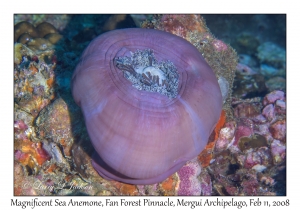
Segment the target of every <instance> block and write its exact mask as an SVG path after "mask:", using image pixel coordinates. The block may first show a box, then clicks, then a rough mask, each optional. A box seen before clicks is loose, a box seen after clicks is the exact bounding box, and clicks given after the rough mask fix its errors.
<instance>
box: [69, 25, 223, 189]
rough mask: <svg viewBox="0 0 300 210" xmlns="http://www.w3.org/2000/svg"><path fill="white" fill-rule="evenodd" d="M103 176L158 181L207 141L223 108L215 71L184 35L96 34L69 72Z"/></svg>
mask: <svg viewBox="0 0 300 210" xmlns="http://www.w3.org/2000/svg"><path fill="white" fill-rule="evenodd" d="M72 93H73V97H74V100H75V102H76V103H77V104H78V105H79V106H80V107H81V109H82V112H83V115H84V118H85V124H86V127H87V130H88V134H89V136H90V139H91V142H92V144H93V146H94V148H95V153H94V155H93V157H92V164H93V167H94V168H95V169H96V170H97V172H98V173H99V174H100V175H101V176H102V177H104V178H107V179H113V180H118V181H121V182H126V183H131V184H153V183H157V182H160V181H163V180H164V179H166V178H167V177H168V176H170V175H171V174H173V173H174V172H176V171H177V170H179V169H180V168H181V167H182V166H183V165H184V164H185V163H186V161H188V160H191V159H192V158H194V157H196V156H197V155H198V154H199V153H200V152H201V151H202V150H203V149H204V147H205V146H206V144H207V141H208V138H209V135H210V134H211V132H212V131H213V129H214V127H215V125H216V123H217V121H218V119H219V116H220V113H221V109H222V95H221V91H220V87H219V84H218V81H217V79H216V76H215V75H214V73H213V71H212V69H211V68H210V67H209V65H208V64H207V63H206V62H205V60H204V58H203V57H202V55H201V54H200V53H199V51H198V50H197V49H196V48H195V47H194V46H193V45H192V44H190V43H189V42H187V41H186V40H184V39H182V38H180V37H177V36H175V35H172V34H170V33H167V32H162V31H159V30H152V29H122V30H114V31H110V32H107V33H104V34H102V35H100V36H99V37H97V38H95V39H94V40H93V41H92V42H91V43H90V44H89V46H88V47H87V48H86V49H85V51H84V52H83V54H82V56H81V59H80V62H79V64H78V65H77V67H76V70H75V72H74V75H73V78H72Z"/></svg>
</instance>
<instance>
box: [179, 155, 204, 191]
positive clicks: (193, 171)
mask: <svg viewBox="0 0 300 210" xmlns="http://www.w3.org/2000/svg"><path fill="white" fill-rule="evenodd" d="M200 172H201V168H200V165H199V163H198V161H197V159H194V160H191V161H189V162H188V163H187V164H186V165H184V166H183V167H182V168H181V169H180V170H179V171H178V172H177V173H178V176H179V180H180V182H179V189H178V195H200V193H201V184H200V181H199V180H198V179H197V176H198V175H199V174H200Z"/></svg>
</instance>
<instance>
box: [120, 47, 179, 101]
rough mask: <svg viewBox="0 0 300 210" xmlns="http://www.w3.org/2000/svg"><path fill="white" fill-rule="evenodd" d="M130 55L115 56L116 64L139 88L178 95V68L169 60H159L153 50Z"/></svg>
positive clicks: (166, 94)
mask: <svg viewBox="0 0 300 210" xmlns="http://www.w3.org/2000/svg"><path fill="white" fill-rule="evenodd" d="M130 54H131V55H130V56H123V57H115V58H114V64H115V66H116V67H117V69H119V70H121V71H123V76H124V77H125V78H126V79H127V80H128V81H130V82H131V83H132V86H133V87H134V88H136V89H138V90H144V91H148V92H157V93H159V94H162V95H165V96H167V97H169V98H176V96H177V95H178V86H179V74H178V70H177V68H176V67H175V65H174V64H173V62H171V61H169V60H163V61H157V59H156V58H155V55H154V53H153V50H151V49H144V50H136V51H135V52H130Z"/></svg>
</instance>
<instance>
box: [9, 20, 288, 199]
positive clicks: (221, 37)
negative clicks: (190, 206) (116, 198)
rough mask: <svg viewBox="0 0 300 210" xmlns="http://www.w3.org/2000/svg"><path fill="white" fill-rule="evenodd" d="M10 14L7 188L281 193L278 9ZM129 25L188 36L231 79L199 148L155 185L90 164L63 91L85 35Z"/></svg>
mask: <svg viewBox="0 0 300 210" xmlns="http://www.w3.org/2000/svg"><path fill="white" fill-rule="evenodd" d="M14 24H15V29H14V160H15V162H14V195H286V95H285V92H286V15H284V14H274V15H271V14H268V15H263V14H255V15H210V14H206V15H201V16H198V15H149V14H147V15H137V14H135V15H126V14H118V15H108V14H105V15H51V14H47V15H38V14H35V15H29V14H20V15H14ZM195 26H197V27H195ZM132 27H144V28H155V29H158V30H163V31H167V32H170V33H173V34H176V35H178V36H181V37H183V38H185V39H187V40H188V41H190V42H191V43H192V44H194V45H195V46H196V47H197V49H199V51H200V52H201V53H202V54H203V55H204V58H205V59H206V60H207V62H208V63H209V64H210V65H211V67H212V68H213V69H214V70H216V72H217V73H219V74H221V75H222V76H223V77H224V78H225V79H227V80H228V81H229V83H230V84H229V85H228V86H229V92H230V93H231V97H229V98H228V100H227V101H226V103H225V105H224V113H223V114H222V117H221V119H220V121H219V123H218V125H217V127H216V129H215V130H214V132H213V134H212V135H211V137H210V139H209V143H208V145H207V147H206V149H205V150H204V151H203V152H202V153H201V154H199V156H198V157H197V158H196V159H194V160H192V161H190V162H188V163H187V164H186V165H185V166H184V167H182V169H180V170H179V171H178V172H176V173H175V174H173V175H172V176H170V177H169V178H168V179H166V180H165V181H163V182H161V183H157V184H153V185H130V184H124V183H121V182H117V181H108V180H105V179H104V178H102V177H100V176H99V175H98V174H97V172H96V171H95V170H94V169H93V167H92V165H91V163H90V159H91V154H92V153H93V147H92V145H91V143H90V140H89V137H88V134H87V131H86V128H85V125H84V123H83V122H84V120H83V117H82V114H81V111H80V108H79V107H78V106H77V105H76V104H75V102H74V101H73V98H72V95H71V77H72V74H73V71H74V69H75V67H76V65H77V63H78V61H79V58H80V55H81V53H82V52H83V50H84V49H85V47H87V45H88V44H89V43H90V41H91V40H92V39H94V38H95V37H97V36H98V35H100V34H102V33H104V32H107V31H110V30H114V29H120V28H132ZM195 37H196V38H195ZM229 45H230V46H231V47H232V48H231V47H230V46H229ZM223 66H225V67H228V69H229V70H228V71H226V72H224V73H222V72H221V73H220V71H221V70H219V69H222V68H223ZM225 69H227V68H225ZM217 73H216V74H217ZM223 74H224V75H223ZM231 80H232V81H231ZM231 82H232V84H231ZM25 183H26V184H25ZM24 186H26V187H24Z"/></svg>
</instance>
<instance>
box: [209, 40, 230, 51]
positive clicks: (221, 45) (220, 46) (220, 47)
mask: <svg viewBox="0 0 300 210" xmlns="http://www.w3.org/2000/svg"><path fill="white" fill-rule="evenodd" d="M212 45H213V47H214V48H215V49H216V50H217V51H218V52H222V51H226V50H227V49H228V47H227V45H226V44H225V43H224V42H223V41H221V40H219V39H215V40H214V41H213V42H212Z"/></svg>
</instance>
